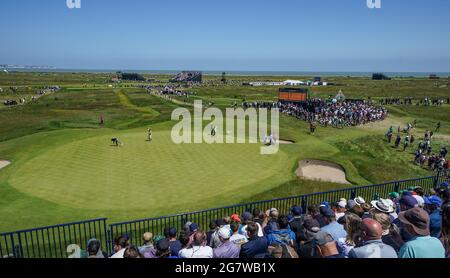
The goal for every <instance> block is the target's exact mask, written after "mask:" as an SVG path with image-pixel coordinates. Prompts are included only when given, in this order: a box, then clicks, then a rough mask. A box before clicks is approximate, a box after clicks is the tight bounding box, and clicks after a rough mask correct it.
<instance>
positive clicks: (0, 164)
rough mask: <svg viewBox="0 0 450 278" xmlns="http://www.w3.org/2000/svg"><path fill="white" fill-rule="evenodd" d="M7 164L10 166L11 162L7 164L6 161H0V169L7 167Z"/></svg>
mask: <svg viewBox="0 0 450 278" xmlns="http://www.w3.org/2000/svg"><path fill="white" fill-rule="evenodd" d="M9 164H11V162H9V161H7V160H0V169H2V168H4V167H6V166H8V165H9Z"/></svg>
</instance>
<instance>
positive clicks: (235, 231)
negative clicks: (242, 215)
mask: <svg viewBox="0 0 450 278" xmlns="http://www.w3.org/2000/svg"><path fill="white" fill-rule="evenodd" d="M239 226H240V224H239V222H236V221H233V222H231V224H230V228H231V233H232V235H231V237H230V241H231V242H232V243H234V244H236V245H238V246H239V247H241V245H242V244H244V243H246V242H247V241H248V240H247V237H246V236H244V235H241V234H240V233H239Z"/></svg>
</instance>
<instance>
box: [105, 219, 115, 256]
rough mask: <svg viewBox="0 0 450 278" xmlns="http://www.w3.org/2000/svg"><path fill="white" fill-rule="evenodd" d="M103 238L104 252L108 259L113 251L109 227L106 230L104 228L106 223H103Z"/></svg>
mask: <svg viewBox="0 0 450 278" xmlns="http://www.w3.org/2000/svg"><path fill="white" fill-rule="evenodd" d="M105 237H106V248H107V249H106V252H107V253H108V257H110V256H111V255H112V250H113V246H112V244H113V239H112V238H111V237H112V233H111V227H110V228H109V229H108V228H107V227H106V222H105Z"/></svg>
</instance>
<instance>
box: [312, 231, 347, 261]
mask: <svg viewBox="0 0 450 278" xmlns="http://www.w3.org/2000/svg"><path fill="white" fill-rule="evenodd" d="M314 243H315V252H316V254H315V255H314V257H317V258H324V259H333V258H344V256H343V255H342V254H340V253H339V251H338V247H337V243H336V241H335V240H334V239H333V237H332V235H330V234H329V233H327V232H324V231H320V232H318V233H317V234H316V235H315V236H314Z"/></svg>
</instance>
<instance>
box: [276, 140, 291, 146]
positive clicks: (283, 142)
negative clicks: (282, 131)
mask: <svg viewBox="0 0 450 278" xmlns="http://www.w3.org/2000/svg"><path fill="white" fill-rule="evenodd" d="M278 143H280V144H281V145H290V144H295V142H294V141H290V140H283V139H280V140H278Z"/></svg>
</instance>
